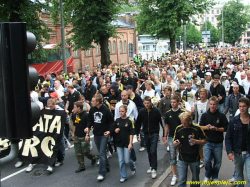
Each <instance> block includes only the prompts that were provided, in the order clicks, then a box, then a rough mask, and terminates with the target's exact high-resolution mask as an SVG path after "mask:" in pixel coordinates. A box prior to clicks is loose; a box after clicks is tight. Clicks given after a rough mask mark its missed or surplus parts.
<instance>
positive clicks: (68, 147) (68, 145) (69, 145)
mask: <svg viewBox="0 0 250 187" xmlns="http://www.w3.org/2000/svg"><path fill="white" fill-rule="evenodd" d="M72 147H73V145H71V144H70V143H69V142H67V147H66V149H65V150H66V151H67V150H68V149H70V148H72Z"/></svg>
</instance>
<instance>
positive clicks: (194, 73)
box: [192, 69, 201, 80]
mask: <svg viewBox="0 0 250 187" xmlns="http://www.w3.org/2000/svg"><path fill="white" fill-rule="evenodd" d="M192 74H193V76H192V78H194V77H197V78H198V80H200V79H201V78H200V77H199V76H198V74H197V70H196V69H194V70H193V71H192Z"/></svg>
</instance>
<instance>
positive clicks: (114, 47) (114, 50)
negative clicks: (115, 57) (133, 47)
mask: <svg viewBox="0 0 250 187" xmlns="http://www.w3.org/2000/svg"><path fill="white" fill-rule="evenodd" d="M112 52H113V53H116V43H115V40H114V41H113V50H112Z"/></svg>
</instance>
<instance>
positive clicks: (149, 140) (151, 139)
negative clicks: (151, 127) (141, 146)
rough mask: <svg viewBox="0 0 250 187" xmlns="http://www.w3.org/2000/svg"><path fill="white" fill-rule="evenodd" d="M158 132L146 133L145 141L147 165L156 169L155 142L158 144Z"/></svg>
mask: <svg viewBox="0 0 250 187" xmlns="http://www.w3.org/2000/svg"><path fill="white" fill-rule="evenodd" d="M158 138H159V134H158V133H157V134H152V135H146V134H145V137H144V139H145V142H146V147H147V152H148V160H149V165H150V167H151V168H152V169H155V170H157V144H158Z"/></svg>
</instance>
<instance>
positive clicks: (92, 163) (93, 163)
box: [91, 158, 96, 166]
mask: <svg viewBox="0 0 250 187" xmlns="http://www.w3.org/2000/svg"><path fill="white" fill-rule="evenodd" d="M95 163H96V158H94V159H93V160H92V161H91V165H92V166H93V165H95Z"/></svg>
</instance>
